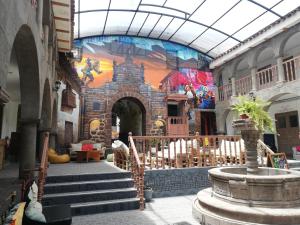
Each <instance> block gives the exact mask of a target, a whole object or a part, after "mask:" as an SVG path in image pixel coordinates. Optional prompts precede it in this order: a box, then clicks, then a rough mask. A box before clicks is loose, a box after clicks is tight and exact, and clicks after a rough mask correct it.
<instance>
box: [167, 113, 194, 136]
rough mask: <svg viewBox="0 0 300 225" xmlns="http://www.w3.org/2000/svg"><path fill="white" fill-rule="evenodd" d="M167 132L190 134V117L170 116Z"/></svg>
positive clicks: (171, 133) (169, 133) (171, 134)
mask: <svg viewBox="0 0 300 225" xmlns="http://www.w3.org/2000/svg"><path fill="white" fill-rule="evenodd" d="M167 133H168V135H170V136H173V135H188V133H189V127H188V119H187V117H186V116H169V117H168V120H167Z"/></svg>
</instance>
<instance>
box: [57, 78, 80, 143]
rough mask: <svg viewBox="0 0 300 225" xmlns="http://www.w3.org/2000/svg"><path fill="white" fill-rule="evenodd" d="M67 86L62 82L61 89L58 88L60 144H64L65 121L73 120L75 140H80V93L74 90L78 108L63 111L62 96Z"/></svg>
mask: <svg viewBox="0 0 300 225" xmlns="http://www.w3.org/2000/svg"><path fill="white" fill-rule="evenodd" d="M65 88H66V85H65V84H64V83H62V84H61V86H60V89H59V90H58V92H57V94H58V101H57V103H58V106H57V109H58V110H57V111H58V114H57V129H58V130H57V132H58V143H59V144H60V145H64V140H65V137H64V136H65V122H66V121H68V122H72V123H73V142H74V143H75V142H78V128H79V106H80V100H79V95H78V94H77V93H76V92H75V91H74V90H73V93H74V94H76V108H74V109H73V110H69V111H67V112H66V111H61V100H62V99H61V98H62V91H63V90H64V89H65Z"/></svg>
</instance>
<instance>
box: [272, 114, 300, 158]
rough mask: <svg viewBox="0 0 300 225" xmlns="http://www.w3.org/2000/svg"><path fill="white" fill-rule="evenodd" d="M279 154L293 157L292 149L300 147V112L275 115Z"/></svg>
mask: <svg viewBox="0 0 300 225" xmlns="http://www.w3.org/2000/svg"><path fill="white" fill-rule="evenodd" d="M275 120H276V132H277V134H278V136H277V143H278V152H285V153H286V155H287V156H290V157H291V156H292V147H294V146H298V145H300V140H299V137H298V133H299V120H298V111H291V112H285V113H277V114H275Z"/></svg>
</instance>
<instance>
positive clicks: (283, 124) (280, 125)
mask: <svg viewBox="0 0 300 225" xmlns="http://www.w3.org/2000/svg"><path fill="white" fill-rule="evenodd" d="M277 120H278V128H286V121H285V116H280V117H278V119H277Z"/></svg>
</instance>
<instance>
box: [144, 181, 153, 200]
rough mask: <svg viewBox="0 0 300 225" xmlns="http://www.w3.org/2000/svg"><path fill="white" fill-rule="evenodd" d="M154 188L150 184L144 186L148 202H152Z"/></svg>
mask: <svg viewBox="0 0 300 225" xmlns="http://www.w3.org/2000/svg"><path fill="white" fill-rule="evenodd" d="M152 194H153V190H152V188H151V187H150V186H148V185H145V186H144V197H145V201H146V202H150V201H151V200H152Z"/></svg>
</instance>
